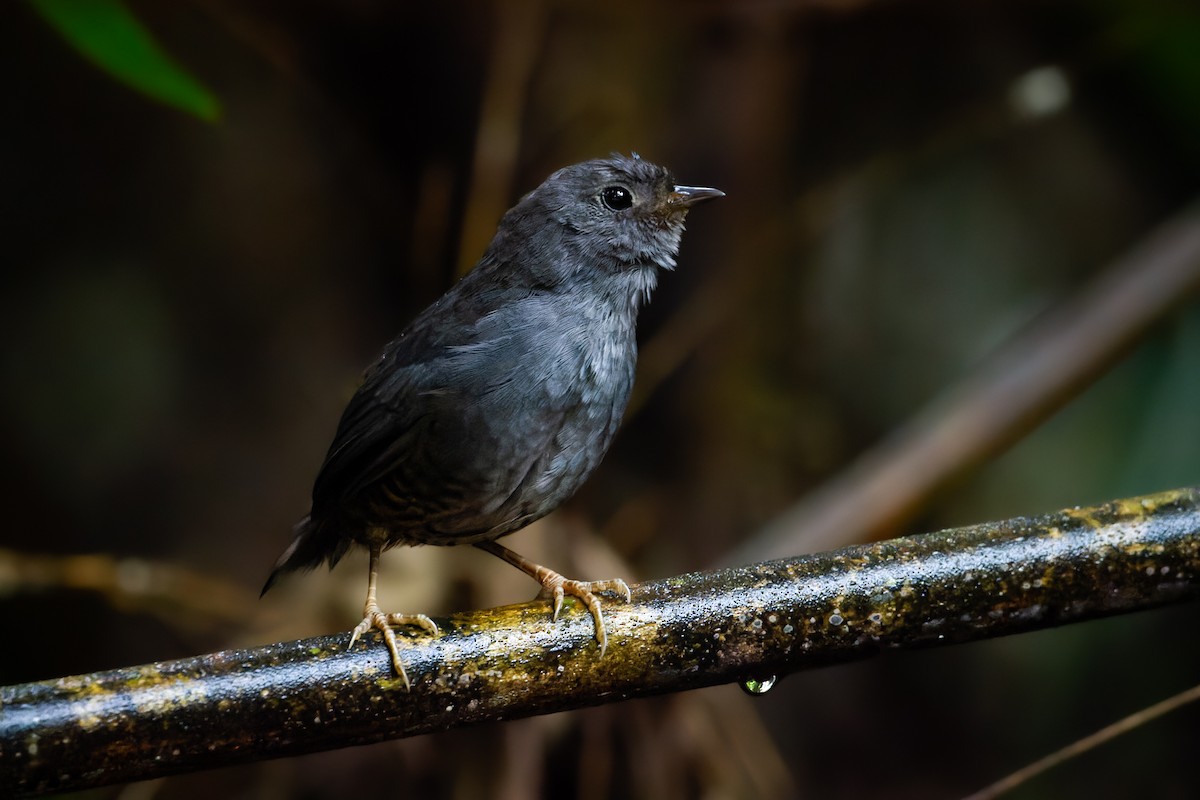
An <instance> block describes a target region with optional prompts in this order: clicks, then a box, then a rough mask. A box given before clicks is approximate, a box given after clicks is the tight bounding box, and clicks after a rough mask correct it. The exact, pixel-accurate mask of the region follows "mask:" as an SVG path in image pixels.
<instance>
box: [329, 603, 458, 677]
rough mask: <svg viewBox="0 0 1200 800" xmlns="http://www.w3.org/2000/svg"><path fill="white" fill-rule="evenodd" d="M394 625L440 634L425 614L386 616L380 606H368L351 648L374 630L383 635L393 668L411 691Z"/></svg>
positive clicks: (355, 631) (433, 634) (357, 627)
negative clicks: (408, 626)
mask: <svg viewBox="0 0 1200 800" xmlns="http://www.w3.org/2000/svg"><path fill="white" fill-rule="evenodd" d="M393 625H416V626H417V627H419V628H421V629H422V630H424V631H425V632H426V633H428V634H430V635H431V636H435V635H437V632H438V626H437V623H435V622H434V621H433V620H431V619H430V618H429V617H427V616H425V615H424V614H394V613H393V614H384V613H383V612H382V611H380V610H379V607H378V606H368V607H367V608H366V609H364V610H363V619H362V622H360V623H358V625H356V626H355V627H354V630H353V631H351V633H350V647H354V643H355V642H357V641H358V638H359V637H360V636H362V635H363V634H364V633H366V632H368V631H370V630H371V629H372V628H374V629H376V630H378V631H379V632H380V633H382V634H383V643H384V644H385V645H387V649H388V652H389V653H391V656H392V668H393V669H395V670H396V674H397V675H399V676H400V679H401V680H403V681H404V688H405V689H411V688H412V684H411V683H409V680H408V673H407V672H405V671H404V664H403V663H402V662H401V661H400V649H399V647H398V646H397V644H396V632H395V631H394V630H392V626H393ZM347 649H349V647H348V648H347Z"/></svg>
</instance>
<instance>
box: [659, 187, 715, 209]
mask: <svg viewBox="0 0 1200 800" xmlns="http://www.w3.org/2000/svg"><path fill="white" fill-rule="evenodd" d="M724 196H725V193H724V192H722V191H721V190H720V189H708V188H705V187H703V186H676V187H675V188H674V189H673V190H672V191H671V195H670V202H671V205H675V206H683V207H684V208H690V207H692V206H694V205H696V203H699V202H700V201H701V200H711V199H712V198H714V197H724Z"/></svg>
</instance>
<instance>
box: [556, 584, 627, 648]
mask: <svg viewBox="0 0 1200 800" xmlns="http://www.w3.org/2000/svg"><path fill="white" fill-rule="evenodd" d="M542 585H543V587H544V588H543V591H545V592H549V593H550V596H551V597H552V598H553V601H554V614H553V616H552V619H553V620H554V621H555V622H557V621H558V615H559V612H561V611H562V605H563V597H564V596H566V595H568V594H569V595H571V596H572V597H576V598H578V599H579V601H580V602H581V603H583V606H584V608H586V609H587V610H588V612H589V613H590V614H591V615H592V621H593V622H594V623H595V627H596V642H597V644H599V645H600V657H601V658H603V657H604V653H605V651H607V650H608V632H607V631H606V630H605V628H604V614H603V613H602V612H601V610H600V598H598V597H596V595H597V594H598V593H601V594H611V595H616V596H617V597H620V598H622V599H624V601H625V602H626V603H628V602H629V601H630V600H631V599H632V595H631V594H630V592H629V585H628V584H626V583H625V581H623V580H621V579H620V578H613V579H611V580H605V581H573V580H570V579H568V578H564V577H563V576H561V575H559V574H557V573H552V575H550V576H547V578H546V580H545V582H544V583H543V584H542Z"/></svg>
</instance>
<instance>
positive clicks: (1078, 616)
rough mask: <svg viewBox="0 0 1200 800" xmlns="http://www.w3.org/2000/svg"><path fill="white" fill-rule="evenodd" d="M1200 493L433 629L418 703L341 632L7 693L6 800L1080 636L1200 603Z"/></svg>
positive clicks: (2, 780)
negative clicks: (935, 648) (833, 669)
mask: <svg viewBox="0 0 1200 800" xmlns="http://www.w3.org/2000/svg"><path fill="white" fill-rule="evenodd" d="M1198 576H1200V489H1184V490H1179V491H1172V492H1164V493H1162V494H1158V495H1152V496H1146V497H1141V498H1134V499H1130V500H1122V501H1116V502H1112V503H1108V504H1105V505H1102V506H1097V507H1093V508H1082V509H1080V508H1077V509H1072V510H1067V511H1062V512H1059V513H1056V514H1050V515H1046V516H1042V517H1037V518H1017V519H1012V520H1008V521H1005V522H1000V523H990V524H984V525H976V526H971V527H967V528H959V529H952V530H946V531H941V532H938V533H931V534H925V535H923V536H915V537H911V538H905V539H896V540H891V541H887V542H881V543H878V544H874V545H864V546H857V547H850V548H845V549H843V550H839V551H836V552H832V553H825V554H818V555H811V556H802V557H798V558H792V559H785V560H779V561H773V562H768V563H763V564H757V565H753V566H747V567H738V568H733V569H726V570H721V571H717V572H709V573H693V574H690V575H684V576H680V577H677V578H671V579H667V580H663V581H656V582H651V583H644V584H640V585H638V586H636V587H634V593H633V602H632V603H631V604H629V605H628V606H623V605H619V604H610V605H609V606H608V607H607V608H606V617H607V620H608V629H609V637H610V646H609V655H608V656H606V657H605V658H604V659H597V658H596V652H595V646H594V642H592V639H591V635H592V627H591V621H590V618H589V617H588V616H587V615H586V614H582V613H580V612H579V610H578V608H577V607H575V605H574V604H573V603H572V604H571V606H570V607H569V608H568V609H567V611H566V613H565V618H564V619H562V620H560V621H559V622H558V623H552V622H551V621H550V620H549V617H548V614H547V608H546V604H545V602H543V601H535V602H531V603H526V604H523V605H516V606H508V607H504V608H497V609H491V610H486V611H473V612H466V613H461V614H456V615H453V616H450V617H448V618H444V619H439V620H438V623H439V625H440V626H441V628H442V630H443V633H442V635H440V636H438V637H424V636H421V637H413V638H408V639H406V642H405V657H406V662H407V664H408V667H409V674H410V676H411V677H412V678H413V684H414V685H413V691H412V692H406V691H405V690H404V688H403V684H402V683H401V682H400V681H398V680H397V679H395V678H393V677H392V675H391V673H390V671H389V669H388V661H387V658H386V654H385V651H384V649H383V648H382V647H380V646H378V642H377V641H372V642H370V643H369V646H359V647H356V648H355V649H354V650H353V651H351V652H347V651H346V650H345V645H346V642H347V640H348V637H347V636H346V635H345V634H339V635H336V636H328V637H322V638H317V639H309V640H304V641H296V642H288V643H283V644H278V645H272V646H269V647H262V648H255V649H249V650H233V651H226V652H221V653H215V654H212V655H206V656H198V657H195V658H188V659H182V660H179V661H173V662H162V663H157V664H151V665H147V666H141V667H131V668H126V669H118V670H111V671H108V672H101V673H95V674H92V675H82V676H76V677H69V678H62V679H58V680H52V681H43V682H38V683H29V684H22V685H18V686H11V687H5V688H3V689H0V703H2V706H0V791H2V792H3V793H4V794H16V793H27V794H28V793H39V792H49V791H62V790H66V789H76V788H83V787H89V786H99V785H104V784H109V783H116V782H122V781H131V780H142V779H147V778H152V777H157V776H161V775H167V774H172V773H178V772H183V771H188V770H195V769H202V768H206V767H214V766H220V765H226V764H231V763H236V762H244V761H251V760H259V759H264V758H273V757H278V756H285V755H294V754H298V753H305V752H312V751H316V750H324V749H331V748H336V747H344V746H347V745H354V744H363V743H367V742H374V741H379V740H382V739H387V738H395V737H402V736H412V735H416V734H422V733H428V732H432V731H438V730H445V729H449V728H452V727H456V726H461V725H466V724H470V723H474V722H483V721H488V720H500V719H512V718H515V717H523V716H530V715H534V714H543V713H548V712H552V711H559V710H564V709H569V708H579V707H584V706H590V705H597V704H601V703H607V702H612V701H615V700H621V699H625V698H630V697H637V696H644V695H651V694H659V693H664V692H673V691H681V690H684V689H691V688H697V687H702V686H710V685H714V684H719V683H726V682H731V681H739V682H745V681H747V680H749V679H756V680H766V679H769V678H771V677H773V676H775V675H777V674H782V673H785V672H789V671H793V670H798V669H803V668H808V667H814V666H819V665H824V664H830V663H835V662H841V661H847V660H851V659H857V658H863V657H865V656H868V655H872V654H875V653H877V652H879V651H880V650H882V649H895V648H909V647H920V646H929V645H936V644H946V643H951V642H963V641H970V640H976V639H983V638H988V637H994V636H1000V635H1003V634H1008V633H1016V632H1021V631H1029V630H1034V629H1038V628H1044V627H1049V626H1053V625H1060V624H1064V623H1068V622H1076V621H1080V620H1084V619H1089V618H1094V617H1098V616H1104V615H1109V614H1114V613H1120V612H1125V611H1132V610H1136V609H1142V608H1147V607H1150V606H1154V605H1158V604H1161V603H1166V602H1172V601H1179V600H1184V599H1190V598H1194V597H1196V596H1197V594H1200V591H1198V590H1200V577H1198Z"/></svg>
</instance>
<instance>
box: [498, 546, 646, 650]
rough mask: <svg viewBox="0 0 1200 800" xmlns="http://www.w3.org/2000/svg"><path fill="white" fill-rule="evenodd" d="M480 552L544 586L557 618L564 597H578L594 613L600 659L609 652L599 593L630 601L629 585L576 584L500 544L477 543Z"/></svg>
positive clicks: (610, 582)
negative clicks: (514, 568)
mask: <svg viewBox="0 0 1200 800" xmlns="http://www.w3.org/2000/svg"><path fill="white" fill-rule="evenodd" d="M475 546H476V547H478V548H479V549H480V550H486V551H487V552H489V553H491V554H492V555H494V556H497V557H499V558H502V559H504V560H505V561H507V562H508V563H509V564H512V565H513V566H514V567H516V568H517V569H519V570H521V571H522V572H524V573H525V574H526V575H528V576H529V577H531V578H533V579H534V580H535V581H537V582H538V583H540V584H541V585H542V588H543V590H544V591H545V592H546V593H548V594H549V595H550V596H551V597H552V598H554V619H555V620H557V619H558V612H559V611H561V610H562V604H563V595H565V594H569V595H571V596H572V597H578V598H579V600H580V601H581V602H582V603H583V605H584V607H585V608H587V610H588V611H589V612H591V615H592V620H593V621H594V622H595V623H596V641H597V642H598V643H599V644H600V657H601V658H603V657H604V651H605V650H607V649H608V634H607V633H606V632H605V631H604V617H603V616H602V615H601V613H600V599H599V598H598V597H596V594H595V593H596V592H606V593H608V594H613V595H616V596H618V597H622V598H624V599H625V602H626V603H628V602H629V600H630V594H629V586H628V585H627V584H626V583H625V581H623V580H621V579H620V578H613V579H612V580H607V581H573V580H569V579H567V578H564V577H563V576H562V575H559V574H558V573H557V572H555V571H554V570H552V569H549V568H547V567H543V566H541V565H540V564H535V563H533V562H532V561H530V560H529V559H527V558H524V557H523V556H520V555H517V554H516V553H514V552H513V551H512V550H509V549H508V548H507V547H505V546H504V545H502V544H499V543H497V542H476V543H475Z"/></svg>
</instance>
